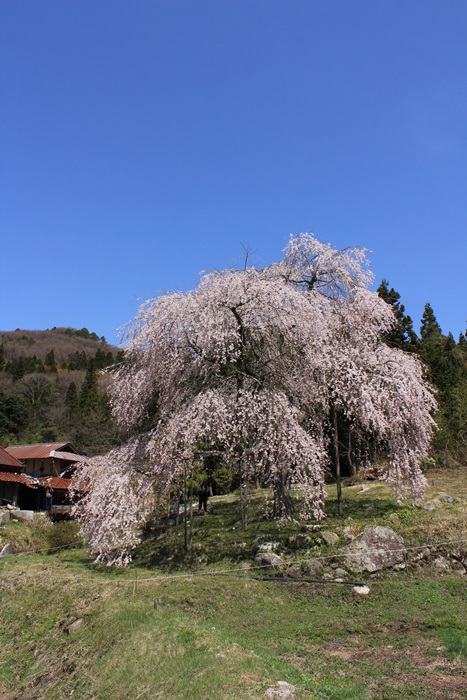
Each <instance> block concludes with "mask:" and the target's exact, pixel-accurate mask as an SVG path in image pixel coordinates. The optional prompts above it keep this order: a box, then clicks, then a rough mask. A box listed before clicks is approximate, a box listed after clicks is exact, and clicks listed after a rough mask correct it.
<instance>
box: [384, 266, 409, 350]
mask: <svg viewBox="0 0 467 700" xmlns="http://www.w3.org/2000/svg"><path fill="white" fill-rule="evenodd" d="M376 291H377V293H378V294H379V296H380V297H381V298H382V299H384V301H385V302H386V303H387V304H389V305H390V306H392V309H393V311H394V315H395V317H396V319H397V323H396V325H395V326H394V328H393V329H392V330H391V331H389V332H388V333H386V334H385V341H386V343H387V344H388V345H389V346H390V347H393V348H400V349H401V350H409V351H415V350H416V347H417V334H416V333H415V331H414V329H413V323H412V319H411V318H410V316H408V315H407V314H406V313H405V306H404V304H401V303H400V298H401V295H400V294H399V293H398V292H396V290H395V289H394V287H391V289H389V282H388V281H387V280H386V279H383V280H382V281H381V284H380V285H379V287H378V289H377V290H376Z"/></svg>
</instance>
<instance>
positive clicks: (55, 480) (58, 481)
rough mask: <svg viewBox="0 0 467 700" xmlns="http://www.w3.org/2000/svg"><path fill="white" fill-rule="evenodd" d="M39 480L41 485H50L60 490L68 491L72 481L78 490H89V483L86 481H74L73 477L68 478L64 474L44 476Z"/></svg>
mask: <svg viewBox="0 0 467 700" xmlns="http://www.w3.org/2000/svg"><path fill="white" fill-rule="evenodd" d="M37 481H38V482H39V483H40V485H41V486H50V488H51V489H52V490H53V489H57V490H59V491H60V490H62V491H66V490H67V489H69V488H70V486H71V485H72V483H73V487H74V488H75V489H76V490H77V491H87V490H88V487H87V484H85V483H84V482H82V481H81V482H80V481H74V480H73V479H66V478H65V477H63V476H42V477H40V478H39V479H37Z"/></svg>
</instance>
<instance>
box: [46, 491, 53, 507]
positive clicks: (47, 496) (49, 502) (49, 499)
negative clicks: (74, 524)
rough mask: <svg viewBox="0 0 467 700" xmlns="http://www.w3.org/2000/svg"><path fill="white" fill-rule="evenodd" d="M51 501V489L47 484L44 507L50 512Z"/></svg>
mask: <svg viewBox="0 0 467 700" xmlns="http://www.w3.org/2000/svg"><path fill="white" fill-rule="evenodd" d="M52 502H53V496H52V489H51V488H50V486H47V489H46V491H45V509H46V511H47V513H50V511H51V510H52Z"/></svg>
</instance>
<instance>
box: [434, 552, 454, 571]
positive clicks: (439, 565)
mask: <svg viewBox="0 0 467 700" xmlns="http://www.w3.org/2000/svg"><path fill="white" fill-rule="evenodd" d="M433 566H434V567H435V569H438V571H450V570H451V563H450V561H449V559H446V557H443V556H439V557H436V559H433Z"/></svg>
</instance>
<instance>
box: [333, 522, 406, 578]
mask: <svg viewBox="0 0 467 700" xmlns="http://www.w3.org/2000/svg"><path fill="white" fill-rule="evenodd" d="M344 553H345V566H346V567H347V568H348V569H350V570H351V571H354V572H355V573H361V572H362V571H369V572H370V573H372V572H375V571H380V569H384V568H387V567H391V566H394V565H395V564H399V562H401V561H405V557H406V555H407V550H406V549H405V546H404V540H403V539H402V537H401V536H400V535H398V534H397V533H395V532H394V530H392V529H391V528H390V527H383V526H382V525H367V527H366V528H365V529H364V530H363V534H362V536H361V537H360V538H359V539H358V540H354V541H353V542H351V543H350V544H348V545H347V546H346V547H345V548H344Z"/></svg>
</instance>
